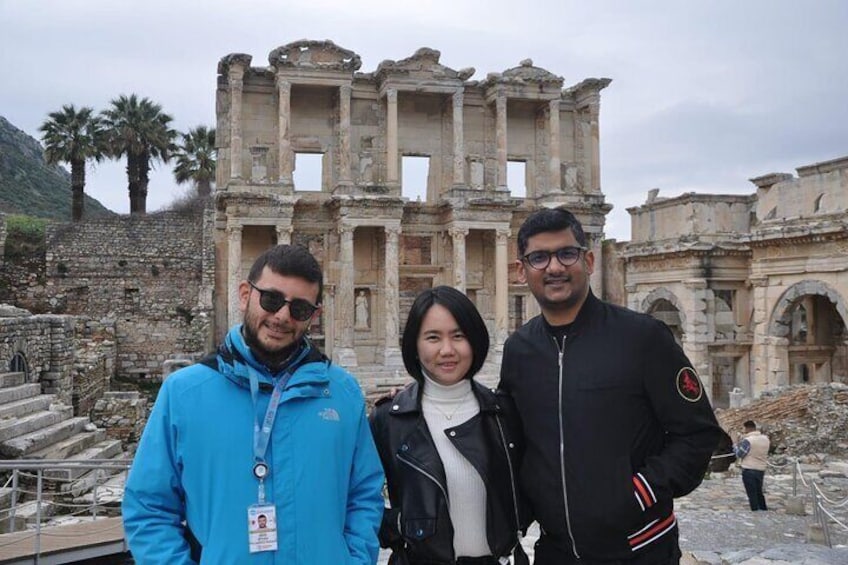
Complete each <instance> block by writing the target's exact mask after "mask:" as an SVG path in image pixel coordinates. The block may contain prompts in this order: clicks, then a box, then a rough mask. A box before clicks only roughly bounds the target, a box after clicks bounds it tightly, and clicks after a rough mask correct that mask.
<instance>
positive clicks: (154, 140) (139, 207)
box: [102, 94, 177, 214]
mask: <svg viewBox="0 0 848 565" xmlns="http://www.w3.org/2000/svg"><path fill="white" fill-rule="evenodd" d="M110 104H111V105H112V106H111V108H109V109H107V110H104V111H103V114H102V115H103V122H104V124H105V128H106V135H107V137H108V140H109V147H110V149H109V151H110V155H111V156H112V157H113V158H115V159H120V158H121V157H123V156H126V158H127V189H128V190H129V195H130V214H144V213H145V212H146V211H147V187H148V185H149V183H150V167H151V161H157V160H158V161H162V162H166V163H167V162H168V160H169V159H170V158H171V155H172V154H173V152H174V150H175V149H176V146H175V145H174V138H175V137H176V135H177V132H176V131H175V130H173V129H171V127H170V123H171V122H172V121H173V118H172V117H171V116H170V115H168V114H166V113H164V112H163V111H162V106H161V105H159V104H156V103H154V102H152V101H151V100H150V99H149V98H139V97H138V96H137V95H135V94H131V95H130V96H126V95H123V94H122V95H121V96H119V97H118V98H115V99H114V100H112V101H111V102H110Z"/></svg>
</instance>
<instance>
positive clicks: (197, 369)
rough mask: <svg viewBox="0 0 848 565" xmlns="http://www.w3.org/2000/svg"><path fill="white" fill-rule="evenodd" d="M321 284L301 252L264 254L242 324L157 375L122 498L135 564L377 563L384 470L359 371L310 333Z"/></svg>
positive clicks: (246, 290) (243, 295) (243, 291)
mask: <svg viewBox="0 0 848 565" xmlns="http://www.w3.org/2000/svg"><path fill="white" fill-rule="evenodd" d="M321 290H322V273H321V268H320V266H319V265H318V262H317V261H316V260H315V258H314V257H313V256H312V255H310V254H309V252H308V251H307V250H306V249H304V248H303V247H300V246H290V245H278V246H275V247H273V248H271V249H269V250H267V251H266V252H264V253H263V254H262V255H260V256H259V258H258V259H257V260H256V262H255V263H254V264H253V266H252V268H251V269H250V274H249V275H248V278H247V280H245V281H242V282H241V283H240V284H239V288H238V294H239V304H240V307H241V310H242V312H243V314H244V322H243V323H242V324H238V325H236V326H235V327H233V328H232V329H231V330H230V331H229V333H228V334H227V336H226V338H225V340H224V343H223V344H221V346H220V347H219V348H218V351H217V354H216V355H212V356H210V357H208V358H206V359H204V360H203V361H201V362H200V363H197V364H195V365H192V366H190V367H186V368H184V369H181V370H179V371H177V372H175V373H173V374H172V375H170V376H169V377H168V379H167V380H166V381H165V382H164V383H163V384H162V388H161V389H160V391H159V395H158V397H157V398H156V403H155V405H154V406H153V410H152V412H151V414H150V418H149V420H148V422H147V426H146V427H145V429H144V433H143V435H142V438H141V441H140V443H139V446H138V451H137V452H136V455H135V460H134V462H133V465H132V468H131V470H130V473H129V477H128V480H127V485H126V491H125V494H124V499H123V520H124V529H125V531H126V535H127V541H128V543H129V548H130V550H131V552H132V555H133V558H134V559H135V562H136V563H138V564H139V565H145V564H151V565H152V564H155V565H162V564H165V563H167V564H168V565H177V564H189V563H197V562H199V561H200V560H201V555H202V561H203V562H204V563H239V564H250V563H264V564H270V563H279V564H282V563H285V564H287V565H289V564H300V565H314V564H316V563H327V564H329V563H333V564H336V563H346V564H357V565H373V563H375V562H376V561H377V555H378V551H379V544H378V540H377V531H378V529H379V527H380V521H381V519H382V515H383V496H382V488H383V483H384V476H383V470H382V467H381V465H380V459H379V457H378V456H377V451H376V449H375V446H374V441H373V439H372V437H371V432H370V430H369V427H368V420H367V418H366V412H365V401H364V398H363V395H362V392H361V391H360V389H359V386H358V384H357V382H356V380H355V379H354V378H353V376H351V375H350V374H349V373H348V372H346V371H345V370H343V369H342V368H341V367H338V366H336V365H333V364H332V363H330V361H329V360H327V358H326V357H324V355H323V354H322V353H320V352H319V351H318V350H317V349H316V348H315V347H314V346H313V345H312V343H311V342H310V341H309V339H308V338H307V336H306V332H307V329H308V328H309V325H310V323H311V322H312V320H313V319H314V318H315V317H316V316H318V314H319V313H320V309H321V308H320V304H321ZM263 524H264V525H265V526H266V527H265V528H263V527H262V525H263ZM269 524H274V525H275V526H274V528H273V529H272V528H270V527H268V525H269Z"/></svg>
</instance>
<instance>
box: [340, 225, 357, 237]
mask: <svg viewBox="0 0 848 565" xmlns="http://www.w3.org/2000/svg"><path fill="white" fill-rule="evenodd" d="M336 229H337V230H338V232H339V234H341V235H343V236H344V235H353V231H354V230H355V229H356V226H353V225H350V224H339V225H338V226H337V227H336Z"/></svg>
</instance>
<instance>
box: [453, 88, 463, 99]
mask: <svg viewBox="0 0 848 565" xmlns="http://www.w3.org/2000/svg"><path fill="white" fill-rule="evenodd" d="M464 98H465V87H464V86H460V87H459V88H457V89H456V90H455V91H454V93H453V99H454V100H455V101H459V102H462V100H463V99H464Z"/></svg>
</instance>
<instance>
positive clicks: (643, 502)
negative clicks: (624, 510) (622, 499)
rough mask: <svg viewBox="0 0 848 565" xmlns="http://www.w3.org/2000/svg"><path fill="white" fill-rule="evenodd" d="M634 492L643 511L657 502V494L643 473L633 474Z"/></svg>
mask: <svg viewBox="0 0 848 565" xmlns="http://www.w3.org/2000/svg"><path fill="white" fill-rule="evenodd" d="M633 494H634V495H635V496H636V502H638V503H639V507H640V508H641V509H642V511H643V512H644V511H645V510H647V509H648V508H650V507H651V506H653V505H654V504H656V503H657V496H656V495H655V494H654V490H653V489H652V488H651V485H650V484H648V481H647V480H646V479H645V477H644V476H643V475H642V473H636V474H635V475H633Z"/></svg>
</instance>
